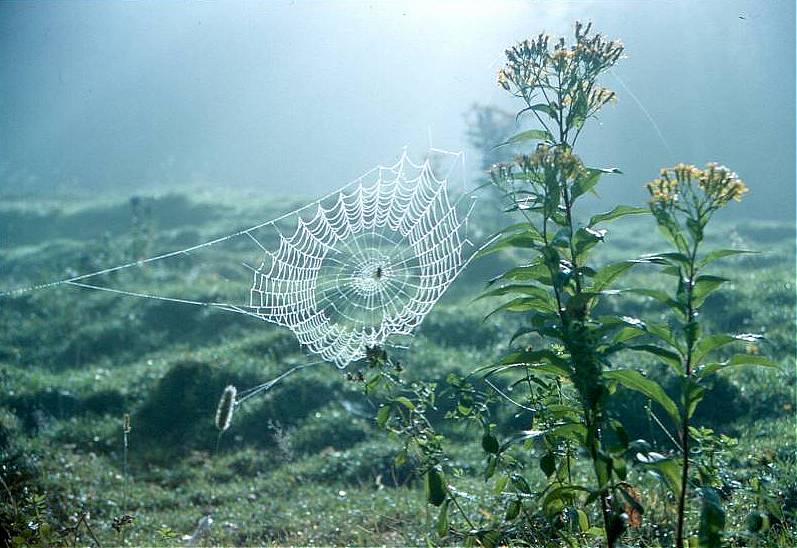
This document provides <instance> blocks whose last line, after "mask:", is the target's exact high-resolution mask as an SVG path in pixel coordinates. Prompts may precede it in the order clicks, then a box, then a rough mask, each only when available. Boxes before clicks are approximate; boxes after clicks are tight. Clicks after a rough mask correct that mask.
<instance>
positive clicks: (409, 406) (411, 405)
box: [395, 396, 415, 411]
mask: <svg viewBox="0 0 797 548" xmlns="http://www.w3.org/2000/svg"><path fill="white" fill-rule="evenodd" d="M395 401H396V402H398V403H400V404H401V405H403V406H404V407H406V408H407V409H409V410H410V411H412V410H413V409H415V404H414V403H412V402H411V401H410V399H409V398H407V397H406V396H398V397H397V398H395Z"/></svg>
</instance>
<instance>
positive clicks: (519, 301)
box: [484, 297, 556, 320]
mask: <svg viewBox="0 0 797 548" xmlns="http://www.w3.org/2000/svg"><path fill="white" fill-rule="evenodd" d="M532 311H546V312H555V311H556V307H555V306H553V305H552V304H551V302H550V301H549V300H548V299H539V298H537V297H517V298H516V299H512V300H511V301H509V302H506V303H504V304H502V305H501V306H499V307H498V308H495V309H493V310H492V312H490V313H489V314H487V316H485V317H484V319H485V320H486V319H487V318H489V317H490V316H492V315H493V314H497V313H498V312H532Z"/></svg>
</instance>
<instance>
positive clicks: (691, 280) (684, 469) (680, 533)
mask: <svg viewBox="0 0 797 548" xmlns="http://www.w3.org/2000/svg"><path fill="white" fill-rule="evenodd" d="M698 244H699V241H697V240H695V243H694V246H693V247H692V253H691V254H690V256H689V276H688V278H687V285H686V312H687V316H686V322H687V324H686V325H687V329H691V327H690V324H691V323H692V321H693V319H694V315H695V310H694V304H693V299H692V289H693V288H694V285H695V278H696V276H697V268H696V267H695V260H696V257H697V247H698ZM693 347H694V336H693V335H689V334H687V345H686V360H685V363H684V376H685V379H684V380H685V382H684V388H685V389H686V387H687V385H688V382H689V379H690V377H691V376H692V351H693ZM681 447H682V449H683V466H681V493H680V495H679V497H678V524H677V525H676V538H675V546H676V547H677V548H683V546H684V521H685V517H686V493H687V490H688V488H689V487H688V486H689V402H688V401H687V397H686V396H685V397H684V402H683V415H682V420H681Z"/></svg>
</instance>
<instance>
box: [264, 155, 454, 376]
mask: <svg viewBox="0 0 797 548" xmlns="http://www.w3.org/2000/svg"><path fill="white" fill-rule="evenodd" d="M413 167H414V168H415V171H417V173H415V174H414V175H413V176H408V173H407V172H408V168H413ZM386 171H387V172H388V173H392V175H393V176H392V177H387V176H386V174H385V173H384V172H383V171H381V170H380V176H379V178H378V179H377V180H376V181H375V182H373V183H372V184H370V185H366V184H362V183H361V184H359V185H357V186H356V187H355V188H353V189H351V190H344V191H341V192H340V193H339V194H338V195H337V196H336V198H335V199H334V200H333V201H332V203H329V204H324V203H319V204H318V205H317V208H316V210H315V213H314V215H312V216H311V217H310V218H309V219H306V220H305V219H302V218H299V219H298V222H297V225H296V228H295V231H294V232H293V233H292V234H290V235H283V234H280V238H279V247H278V248H277V249H276V250H274V251H269V250H264V258H263V261H262V263H261V264H260V265H259V266H258V267H257V268H256V269H255V270H254V274H253V283H252V288H251V291H250V302H249V309H250V310H251V313H253V314H255V315H257V316H259V317H261V318H262V319H263V320H266V321H269V322H273V323H276V324H278V325H281V326H284V327H287V328H288V329H290V330H291V331H293V333H294V334H295V335H296V338H297V339H298V340H299V342H300V343H301V344H302V345H304V346H305V347H306V348H307V349H308V350H309V351H310V352H313V353H315V354H318V355H320V356H321V357H322V358H323V359H325V360H327V361H330V362H333V363H335V364H336V365H338V366H339V367H345V366H346V365H347V364H349V363H350V362H352V361H355V360H358V359H361V358H363V357H364V356H365V351H366V349H367V348H368V347H369V346H381V345H383V344H384V343H385V341H386V340H387V339H388V337H390V336H392V335H411V334H412V333H413V331H414V329H415V328H416V327H417V326H418V325H419V324H420V323H421V321H422V320H423V318H424V317H425V316H426V314H428V312H429V311H430V310H431V308H432V307H433V306H434V304H435V303H436V302H437V300H438V299H439V298H440V297H441V296H442V295H443V293H444V292H445V290H446V289H447V288H448V286H449V285H450V284H451V282H452V281H453V280H454V279H455V278H456V276H457V274H459V272H460V271H461V269H462V267H463V266H464V263H465V261H466V259H467V257H466V255H465V253H463V249H464V248H465V247H466V246H470V242H469V241H468V240H467V238H466V236H465V231H466V225H467V219H468V215H469V210H468V211H466V212H462V213H461V212H459V211H458V208H457V206H456V204H455V203H452V201H451V200H450V199H449V194H448V188H447V180H446V179H437V178H436V177H435V174H434V172H433V170H432V167H431V163H430V162H425V163H424V164H422V165H420V166H415V165H413V164H411V163H410V162H409V161H408V160H407V159H406V157H403V158H402V160H401V161H400V162H399V164H398V165H397V166H394V168H392V169H388V170H386Z"/></svg>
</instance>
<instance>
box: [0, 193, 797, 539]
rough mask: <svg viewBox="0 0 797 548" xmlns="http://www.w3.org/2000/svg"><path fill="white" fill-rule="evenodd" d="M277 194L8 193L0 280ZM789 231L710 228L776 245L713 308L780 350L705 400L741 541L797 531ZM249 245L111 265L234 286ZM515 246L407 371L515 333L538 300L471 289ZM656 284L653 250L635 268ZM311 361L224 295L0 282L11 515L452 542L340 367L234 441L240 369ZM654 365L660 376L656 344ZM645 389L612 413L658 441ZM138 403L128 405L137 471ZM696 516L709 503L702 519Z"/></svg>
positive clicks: (449, 308) (636, 223)
mask: <svg viewBox="0 0 797 548" xmlns="http://www.w3.org/2000/svg"><path fill="white" fill-rule="evenodd" d="M287 202H295V203H297V204H298V203H301V201H299V200H288V201H287ZM236 203H245V204H246V206H245V207H242V206H239V205H236ZM274 203H278V204H281V205H282V206H283V207H284V206H285V205H286V201H284V200H275V201H274V202H266V201H263V200H262V199H247V200H232V199H229V200H226V199H221V200H220V199H218V198H214V197H201V196H200V197H199V198H194V199H189V198H186V197H185V196H182V195H172V196H165V197H162V198H159V199H155V200H149V199H147V200H143V201H141V202H137V203H133V202H128V201H124V200H121V201H114V200H108V201H104V202H97V203H92V204H88V205H87V204H85V203H83V202H82V201H79V200H74V201H72V202H70V201H65V202H58V203H55V202H53V203H45V202H37V203H32V202H31V201H28V200H22V199H20V200H18V201H16V202H15V201H7V202H6V203H5V204H4V205H3V206H2V208H0V235H2V236H0V238H2V241H0V265H2V266H0V269H1V270H0V273H1V274H2V278H1V279H2V285H3V287H4V288H8V287H10V286H16V285H26V284H29V283H31V282H36V283H38V282H41V281H45V280H51V279H58V278H62V277H64V276H65V275H70V273H72V272H83V271H91V270H96V269H99V268H102V267H105V266H108V265H114V264H119V263H123V262H126V261H128V260H130V259H131V257H132V256H139V255H140V254H141V253H147V254H152V253H157V252H161V251H166V250H171V249H175V248H180V247H185V246H188V245H191V244H193V243H196V242H200V241H204V240H207V239H209V238H211V237H213V236H215V235H218V234H223V233H228V232H231V231H233V230H235V229H237V228H239V227H240V226H247V225H249V224H254V223H255V222H257V221H259V220H262V219H263V218H269V217H271V216H273V215H274V214H276V213H277V212H278V209H277V208H275V207H274V205H273V204H274ZM499 220H500V219H499ZM479 222H480V223H481V224H478V223H477V224H476V228H477V230H478V229H480V230H481V231H482V232H488V231H489V230H490V229H491V224H494V223H496V222H497V221H496V219H495V218H494V216H493V218H492V219H483V220H481V221H479ZM231 223H232V224H231ZM794 229H795V227H794V225H793V224H789V223H781V222H775V221H766V222H765V221H735V220H734V219H732V218H727V219H724V220H723V221H722V222H718V223H717V224H716V225H714V227H713V232H712V234H711V237H710V240H711V242H710V243H711V244H718V245H719V244H722V245H723V247H728V245H727V244H728V243H730V244H731V245H733V246H739V247H745V248H750V249H757V250H760V251H761V253H760V254H758V255H753V256H749V257H746V258H739V259H729V260H726V261H724V262H722V263H721V264H718V266H717V268H716V272H717V273H718V274H721V275H726V276H728V277H731V278H733V279H734V283H733V284H731V285H729V286H728V289H727V290H726V291H724V292H720V293H718V294H717V295H715V296H713V297H711V300H710V301H709V303H708V305H707V309H706V317H707V321H708V324H709V325H710V326H713V327H715V328H716V329H724V330H729V331H736V332H757V333H763V334H765V335H766V337H767V341H768V342H766V343H764V344H762V345H761V348H760V350H759V351H760V352H761V353H764V354H766V355H769V356H770V357H772V358H773V359H775V360H776V361H777V362H778V363H779V364H780V366H781V367H780V369H779V370H771V369H761V370H753V369H739V370H735V371H730V372H727V373H724V374H722V375H720V376H718V377H717V380H716V381H715V386H714V389H713V390H712V392H711V393H710V394H709V395H708V396H707V397H706V399H705V400H704V402H703V404H702V408H701V412H700V413H699V414H698V418H697V421H698V422H699V424H701V425H702V426H706V427H710V428H713V429H714V430H715V431H717V432H722V433H725V434H727V435H728V436H730V437H732V438H734V439H736V440H738V445H735V446H733V447H730V448H729V449H728V450H727V451H726V452H725V453H723V454H722V456H721V458H722V459H723V462H724V470H725V473H726V474H727V478H726V479H727V487H728V488H727V499H726V500H725V502H724V504H725V505H726V507H727V510H728V522H727V526H726V537H727V538H728V540H729V542H730V543H732V544H733V545H737V546H739V545H758V546H771V545H781V546H791V545H793V544H794V542H795V541H797V533H796V532H795V529H796V528H797V522H796V521H795V519H797V518H796V517H795V512H797V467H796V464H795V451H796V450H797V445H795V423H794V414H795V409H794V405H795V393H794V385H795V356H794V343H795V331H794V319H795V287H794V285H795V271H794V267H795V249H794V246H795V240H794V234H795V232H794ZM653 232H654V229H653V225H652V223H651V222H650V221H649V220H644V219H636V220H633V221H628V222H624V223H617V224H616V225H615V226H614V227H613V228H612V230H611V231H610V233H609V235H608V236H607V241H608V243H609V245H607V246H604V247H605V249H606V250H608V251H605V252H604V254H603V255H601V256H600V260H601V261H610V260H618V259H624V258H630V257H633V256H636V255H638V254H640V253H643V252H648V251H656V249H657V247H656V246H658V245H660V244H661V242H660V240H658V238H657V237H656V236H655V235H654V234H653ZM242 253H243V254H246V253H248V251H246V250H243V249H238V248H235V247H233V248H230V249H222V250H215V249H213V250H208V251H206V252H202V253H201V254H198V255H197V256H196V257H185V258H180V259H177V260H175V261H167V262H164V263H158V264H156V265H150V266H147V267H144V268H134V269H131V270H128V271H124V272H120V273H117V274H115V275H111V276H108V277H107V279H103V280H101V281H102V282H103V283H107V284H108V285H111V286H114V287H123V288H125V289H134V290H136V291H138V290H140V291H145V292H146V291H158V292H160V293H162V294H170V295H180V296H185V297H188V298H193V299H197V300H213V299H226V298H234V297H236V296H239V297H240V296H241V295H243V296H245V295H246V292H247V290H248V284H249V281H248V277H247V274H246V272H245V271H244V270H242V269H241V268H239V267H238V266H237V263H236V262H235V259H236V258H237V257H238V256H239V255H241V254H242ZM514 259H515V258H513V257H510V256H506V257H502V258H500V259H491V260H489V261H482V262H477V263H475V264H474V265H473V266H472V267H471V268H469V269H468V270H467V272H466V273H465V274H464V275H463V276H462V277H461V278H460V279H459V280H458V281H457V282H456V283H455V284H454V286H452V288H451V290H450V291H449V293H448V294H447V295H446V297H445V298H444V299H443V301H442V302H441V303H440V304H439V305H438V306H437V307H436V308H435V309H434V310H433V311H432V312H431V313H430V315H429V316H428V317H427V319H426V321H425V322H424V324H423V325H422V326H421V329H420V331H419V333H418V334H417V336H416V337H415V338H414V340H413V341H412V344H411V348H410V349H409V350H408V351H407V352H406V354H405V355H402V361H403V362H404V363H405V367H406V375H407V377H408V378H409V379H419V380H425V381H436V382H437V384H438V386H439V387H441V388H444V387H445V386H446V378H447V376H448V374H449V373H451V372H456V373H467V372H470V371H471V370H473V369H474V368H476V367H477V366H479V365H483V364H486V363H489V362H490V360H491V359H492V358H493V357H495V356H496V355H498V354H499V353H500V352H502V351H503V350H505V348H506V344H507V341H508V339H509V336H510V335H511V334H512V333H513V332H514V331H515V330H516V328H517V327H518V325H520V323H521V322H522V318H520V317H516V316H512V315H507V316H505V317H491V318H490V319H489V320H487V321H486V322H485V321H483V318H484V316H485V315H486V314H487V312H488V311H489V310H490V308H491V306H490V304H489V303H485V302H482V301H479V302H476V303H473V302H472V299H473V296H475V295H476V294H477V293H478V291H479V290H480V289H481V288H482V286H483V283H484V282H485V281H486V280H487V279H489V277H490V276H491V275H492V274H493V273H494V272H496V271H497V269H498V268H499V267H500V266H502V265H504V266H505V265H507V264H509V263H510V262H511V261H512V260H514ZM499 263H500V264H499ZM98 281H100V280H98ZM661 283H663V281H662V280H661V279H660V278H658V277H656V276H654V274H653V273H652V271H646V270H645V269H644V268H640V269H638V270H636V271H634V272H632V274H630V275H629V279H628V281H627V282H626V285H629V286H643V287H656V286H657V285H659V284H661ZM607 306H613V307H616V308H617V309H618V310H623V311H624V313H627V314H629V315H638V316H641V317H653V316H655V315H656V314H658V313H659V311H658V309H657V308H656V307H655V306H654V305H653V304H651V303H650V302H647V301H645V300H643V299H642V298H637V297H622V298H620V297H618V298H617V300H616V302H613V303H612V304H610V305H607ZM636 359H639V358H638V357H637V358H636ZM304 361H306V358H305V357H304V356H303V354H302V352H301V349H300V348H299V347H298V344H297V343H296V342H295V340H294V338H293V336H292V334H291V333H290V332H289V331H287V330H285V329H281V328H277V327H274V326H272V325H269V324H265V323H263V322H260V321H258V320H256V319H252V318H246V317H244V316H241V315H235V314H231V313H225V312H220V311H214V310H211V309H208V308H201V307H192V306H187V305H180V304H174V303H168V302H159V301H153V300H146V299H135V298H131V297H125V296H120V295H114V294H108V293H103V292H96V291H89V290H83V289H79V288H74V287H65V286H61V287H58V288H55V289H47V290H42V291H38V292H32V293H27V294H24V295H21V296H19V297H17V298H13V299H3V300H1V301H0V477H2V479H3V483H4V485H3V486H2V493H3V494H2V495H0V501H1V502H2V505H3V510H2V512H3V517H4V519H5V520H10V519H13V520H15V525H16V526H18V525H19V524H20V523H22V524H27V525H26V526H27V527H28V528H29V529H31V530H33V529H36V530H37V533H36V534H37V535H38V536H37V537H36V538H44V539H50V542H55V541H56V540H59V539H60V541H63V542H65V543H69V544H71V543H72V541H73V539H74V540H75V543H76V544H78V545H89V544H92V539H91V538H90V536H89V527H90V529H91V532H92V533H93V534H94V535H95V536H96V537H97V539H98V540H99V542H101V543H102V544H103V545H118V544H121V543H127V544H130V545H179V544H183V543H184V541H183V540H182V538H183V537H184V535H191V534H193V533H194V531H195V529H196V528H197V524H198V522H199V521H200V520H201V519H202V518H203V517H204V516H208V515H209V516H211V517H212V524H211V525H210V526H209V528H205V529H203V531H205V533H206V534H203V535H198V537H197V538H198V539H199V540H198V542H200V543H202V544H232V545H243V544H300V545H330V544H353V545H382V544H386V545H419V544H426V543H433V544H439V543H441V542H442V543H444V544H445V543H447V542H453V543H455V542H456V539H449V541H446V540H443V541H441V540H440V539H439V538H438V537H437V536H436V535H435V533H434V519H435V514H434V513H433V512H431V511H430V510H429V508H428V507H427V505H426V504H425V499H424V494H423V486H422V484H421V482H420V481H419V479H418V478H417V477H416V476H415V475H414V474H413V462H412V461H411V460H410V461H409V462H407V463H404V464H402V465H401V466H396V465H395V463H394V458H395V455H396V453H397V451H398V448H399V446H398V444H397V443H396V442H395V440H391V439H389V438H388V437H387V436H386V435H385V434H384V433H383V432H381V431H380V430H379V429H378V428H376V426H375V424H374V420H373V417H374V414H375V408H374V407H373V404H372V403H371V402H370V401H369V400H368V399H367V398H365V397H364V396H363V391H362V386H361V383H358V382H356V381H355V382H353V381H350V380H347V378H346V376H345V374H344V373H342V372H340V371H338V370H336V369H335V368H334V367H332V366H318V367H314V368H310V369H307V370H305V371H302V372H301V373H298V374H297V375H296V376H294V377H291V378H289V379H287V380H286V381H285V382H284V383H283V384H280V385H278V386H277V387H276V388H274V389H273V390H271V391H269V392H268V393H266V394H265V395H263V396H261V397H257V398H254V399H252V400H250V401H249V402H247V403H246V404H245V405H244V406H243V407H242V408H241V409H240V410H239V411H238V412H236V416H235V417H234V421H233V424H232V426H231V428H230V429H229V430H228V431H227V432H226V433H225V434H224V436H223V437H222V438H221V439H220V440H219V439H218V436H217V431H216V429H215V426H214V423H213V420H214V412H215V408H216V403H217V401H218V397H219V395H220V394H221V391H222V389H223V388H224V386H226V385H228V384H234V385H236V386H237V387H239V388H241V389H245V388H248V387H251V386H255V385H257V384H259V383H261V382H264V381H266V380H268V379H271V378H274V377H275V376H277V375H278V374H279V373H281V372H283V371H285V370H287V369H288V368H290V367H291V366H293V365H296V364H301V363H303V362H304ZM639 366H640V367H645V368H647V369H648V370H649V371H650V374H651V375H656V374H657V370H656V368H655V367H654V366H653V365H651V364H648V363H646V362H639ZM644 403H645V402H644V401H641V400H639V399H635V398H634V397H633V396H631V395H627V396H626V397H624V398H618V403H617V409H616V412H617V413H619V414H621V415H622V416H623V418H624V420H626V419H627V422H628V424H630V425H631V426H630V428H629V430H630V431H632V432H636V433H638V434H639V435H640V436H645V437H653V438H654V439H657V436H656V433H655V432H652V431H651V426H650V420H649V418H648V417H647V416H646V415H645V412H644V410H643V407H644ZM450 405H451V402H450V401H449V400H448V399H446V397H445V395H443V397H441V398H440V400H439V413H436V414H435V416H436V417H437V420H436V422H435V424H436V426H437V428H439V429H440V430H441V431H442V432H444V433H445V434H446V439H447V441H446V444H447V445H446V450H447V451H448V452H449V453H450V454H451V455H452V457H453V458H454V459H455V461H456V463H457V467H458V469H459V470H460V472H461V474H460V476H459V477H457V478H456V483H457V489H459V490H461V491H462V492H463V493H466V494H469V496H468V497H465V499H464V500H466V503H467V504H468V505H469V509H470V510H471V511H472V512H473V515H474V516H476V517H475V518H474V519H478V520H479V521H480V522H488V521H489V520H490V519H492V516H490V512H489V508H490V505H489V500H490V489H489V487H488V486H486V485H485V482H484V480H483V479H482V477H481V473H482V470H483V468H484V458H483V453H482V451H481V449H480V448H479V441H478V440H479V437H480V432H478V431H475V430H474V431H469V430H463V429H462V428H460V427H459V426H457V425H455V424H451V423H450V422H449V421H446V420H445V419H443V418H442V416H443V414H444V411H445V410H446V409H447V407H448V406H450ZM125 413H130V414H131V423H132V424H131V427H132V429H131V432H130V434H129V441H130V446H129V451H128V454H127V461H128V464H127V470H125V452H124V439H123V429H122V425H123V422H122V417H123V415H124V414H125ZM497 416H498V417H499V418H500V421H499V426H498V428H499V431H500V433H501V435H503V436H509V435H511V434H513V433H514V432H517V431H518V430H522V429H523V428H524V427H523V424H522V417H518V416H516V415H515V413H514V412H513V410H511V409H507V410H505V411H503V412H500V413H499V414H498V415H497ZM658 437H659V438H660V437H661V436H658ZM660 443H662V444H663V443H666V440H660ZM729 443H730V442H729ZM517 457H518V458H519V459H520V460H521V461H525V462H528V463H532V464H531V465H529V466H528V467H527V470H526V472H525V474H526V477H527V480H528V481H529V483H530V484H532V485H534V484H535V483H539V482H540V481H542V473H541V472H540V471H539V469H538V467H537V466H536V459H537V458H539V455H538V454H537V449H536V448H534V447H530V448H529V449H528V450H527V451H526V452H525V454H522V453H519V454H518V455H517ZM718 458H720V457H718ZM633 473H634V474H636V475H637V477H638V481H639V482H640V483H641V484H644V485H647V486H649V489H646V490H645V491H644V493H645V496H646V497H647V500H646V502H647V503H648V505H649V508H650V509H651V511H652V512H654V513H655V512H657V511H659V512H663V511H664V510H663V509H664V508H666V507H667V505H668V504H670V503H671V501H668V500H667V497H666V496H665V494H664V492H663V491H662V490H661V489H659V488H657V487H656V480H655V479H654V478H651V477H648V475H646V474H645V473H644V472H643V471H634V472H633ZM480 509H481V510H480ZM757 510H758V511H761V512H762V513H763V514H764V515H766V516H767V519H768V520H769V522H770V526H769V528H768V529H767V530H766V531H763V532H762V533H761V534H758V535H753V534H751V533H749V532H747V531H748V529H749V527H748V525H749V524H748V521H749V519H750V517H749V516H750V514H751V512H754V511H757ZM125 514H129V515H131V516H132V517H133V522H132V524H131V525H129V526H124V527H121V528H119V527H117V528H115V527H114V518H117V519H118V518H120V517H121V516H123V515H125ZM81 516H83V520H81ZM591 517H593V518H594V516H591ZM594 519H595V520H597V518H594ZM695 520H697V516H696V510H695V511H694V512H692V514H691V515H690V523H692V524H694V523H695ZM78 522H79V523H78ZM86 523H87V524H88V526H89V527H86ZM76 525H77V526H78V527H77V528H76V529H74V530H70V529H69V528H70V527H73V528H74V527H75V526H76ZM117 525H118V523H117ZM7 527H8V528H9V529H8V531H11V526H7ZM117 529H120V530H119V531H118V530H117ZM64 530H66V533H65V534H62V533H63V531H64ZM59 531H61V532H62V533H59ZM200 536H201V538H199V537H200ZM31 538H34V537H31ZM632 539H633V541H634V542H635V543H638V544H640V545H650V546H657V545H662V546H667V545H668V539H667V537H666V536H662V535H661V534H659V533H657V532H656V531H655V530H653V529H651V528H650V527H647V526H645V525H643V526H641V527H640V528H638V529H636V530H635V531H633V532H632ZM4 540H6V539H2V538H0V543H2V542H3V541H4ZM670 542H671V539H670ZM585 543H587V541H585ZM587 545H588V544H587Z"/></svg>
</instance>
